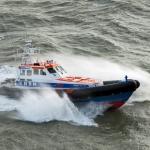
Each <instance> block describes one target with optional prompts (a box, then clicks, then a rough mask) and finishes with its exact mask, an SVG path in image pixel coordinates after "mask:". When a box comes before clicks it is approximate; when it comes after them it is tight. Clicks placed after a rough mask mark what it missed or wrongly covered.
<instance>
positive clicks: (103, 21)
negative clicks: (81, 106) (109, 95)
mask: <svg viewBox="0 0 150 150" xmlns="http://www.w3.org/2000/svg"><path fill="white" fill-rule="evenodd" d="M28 39H30V40H32V41H33V45H34V46H35V47H37V48H40V50H41V55H40V59H44V58H52V59H55V60H56V61H58V62H60V63H61V64H62V65H63V66H64V68H66V70H67V71H68V72H69V73H70V74H79V75H86V76H90V77H94V78H98V79H102V80H107V79H123V78H124V75H126V74H127V75H128V76H129V77H130V78H135V79H138V80H139V81H140V82H141V87H140V88H139V89H138V90H137V91H136V92H135V94H134V95H133V96H132V97H131V98H130V100H129V102H128V104H127V105H125V106H124V107H123V108H121V109H120V110H117V111H115V112H107V113H104V114H103V109H104V108H102V107H100V108H97V107H96V106H94V105H92V104H90V106H88V107H87V108H85V110H84V112H88V113H86V114H84V115H83V113H82V110H78V109H77V108H76V107H75V106H74V105H72V103H71V102H70V101H69V99H68V98H67V97H65V98H64V99H60V98H58V97H57V95H56V94H55V93H54V92H53V91H51V90H50V93H51V95H49V94H47V93H43V92H42V93H40V94H38V95H37V94H35V93H31V92H29V93H26V95H25V96H24V97H23V98H22V99H21V101H20V102H18V101H16V100H15V99H11V100H10V99H8V98H6V97H3V96H0V111H1V113H0V136H1V138H0V149H3V150H5V149H15V150H16V149H36V150H37V149H39V150H41V149H44V150H48V149H52V150H53V149H58V150H61V149H65V150H67V149H68V150H70V149H85V150H88V149H89V150H99V149H102V150H103V149H104V150H109V149H110V150H120V149H121V150H126V149H132V150H133V149H134V150H149V149H150V93H149V91H150V81H149V79H150V3H149V0H84V1H75V0H72V1H64V0H54V1H46V0H26V1H25V0H1V1H0V63H1V67H0V80H4V79H5V78H6V77H7V78H8V77H13V76H14V75H15V67H11V66H17V64H18V63H19V61H17V62H15V58H14V57H15V55H16V50H18V49H21V48H22V47H23V45H24V41H25V40H28ZM89 112H90V114H89ZM98 113H99V114H100V116H97V117H96V115H97V114H98Z"/></svg>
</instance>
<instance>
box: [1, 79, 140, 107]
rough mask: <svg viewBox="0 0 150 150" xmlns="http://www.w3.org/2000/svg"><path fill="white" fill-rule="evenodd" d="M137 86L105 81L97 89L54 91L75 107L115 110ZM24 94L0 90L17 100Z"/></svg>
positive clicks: (21, 91)
mask: <svg viewBox="0 0 150 150" xmlns="http://www.w3.org/2000/svg"><path fill="white" fill-rule="evenodd" d="M139 86H140V83H139V82H138V81H136V80H128V81H105V82H104V85H102V86H97V87H91V88H83V89H54V90H55V91H56V92H57V93H58V95H59V96H60V97H63V95H64V93H66V94H67V95H68V97H69V99H70V100H71V101H72V102H73V103H74V104H75V105H77V106H78V105H86V104H88V103H90V102H95V103H98V104H103V105H107V106H108V109H110V108H111V109H112V108H113V109H116V108H119V107H121V106H122V105H124V104H125V103H126V102H127V100H128V99H129V98H130V96H131V95H132V93H133V92H134V91H135V90H136V89H137V88H138V87H139ZM41 89H42V88H41ZM41 89H32V91H35V92H39V90H41ZM26 90H28V89H26ZM30 90H31V89H30ZM45 90H46V89H45ZM24 92H25V89H20V88H8V87H3V88H1V89H0V94H1V95H7V96H8V97H11V98H17V99H19V98H20V97H22V95H23V93H24Z"/></svg>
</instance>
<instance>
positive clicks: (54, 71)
mask: <svg viewBox="0 0 150 150" xmlns="http://www.w3.org/2000/svg"><path fill="white" fill-rule="evenodd" d="M47 70H48V72H49V73H56V70H54V68H48V69H47Z"/></svg>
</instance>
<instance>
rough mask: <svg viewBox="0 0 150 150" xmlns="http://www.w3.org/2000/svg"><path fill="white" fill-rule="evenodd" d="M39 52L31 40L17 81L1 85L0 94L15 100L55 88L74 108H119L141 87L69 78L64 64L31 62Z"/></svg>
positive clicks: (123, 82)
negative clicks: (79, 106)
mask: <svg viewBox="0 0 150 150" xmlns="http://www.w3.org/2000/svg"><path fill="white" fill-rule="evenodd" d="M36 53H39V50H37V49H35V48H33V47H32V44H31V42H30V41H28V42H27V43H26V47H25V48H24V51H23V53H22V64H21V65H20V66H19V67H18V73H17V78H15V79H6V80H5V81H4V82H3V83H1V89H0V94H3V95H7V96H11V97H13V96H14V97H16V96H18V95H19V96H21V95H22V93H23V92H24V91H25V90H26V89H27V90H42V89H48V88H52V89H54V90H55V91H56V92H57V93H58V94H59V95H60V96H63V93H66V94H67V95H68V97H69V98H70V100H71V101H72V102H73V103H74V104H75V105H86V104H87V103H89V102H96V103H97V104H98V105H99V104H105V105H107V107H108V109H110V108H115V109H116V108H119V107H121V106H122V105H123V104H125V103H126V101H127V100H128V99H129V98H130V96H131V95H132V93H133V92H134V91H135V90H136V89H137V88H138V87H139V85H140V83H139V82H138V81H137V80H133V79H128V78H127V76H126V77H125V79H123V80H113V81H99V80H96V79H92V78H89V77H80V76H69V75H68V74H67V72H66V71H65V70H64V69H63V67H62V66H61V65H59V64H58V63H56V62H54V61H53V60H46V61H45V62H39V61H36V62H34V63H33V62H32V59H31V56H32V55H34V54H36Z"/></svg>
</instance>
